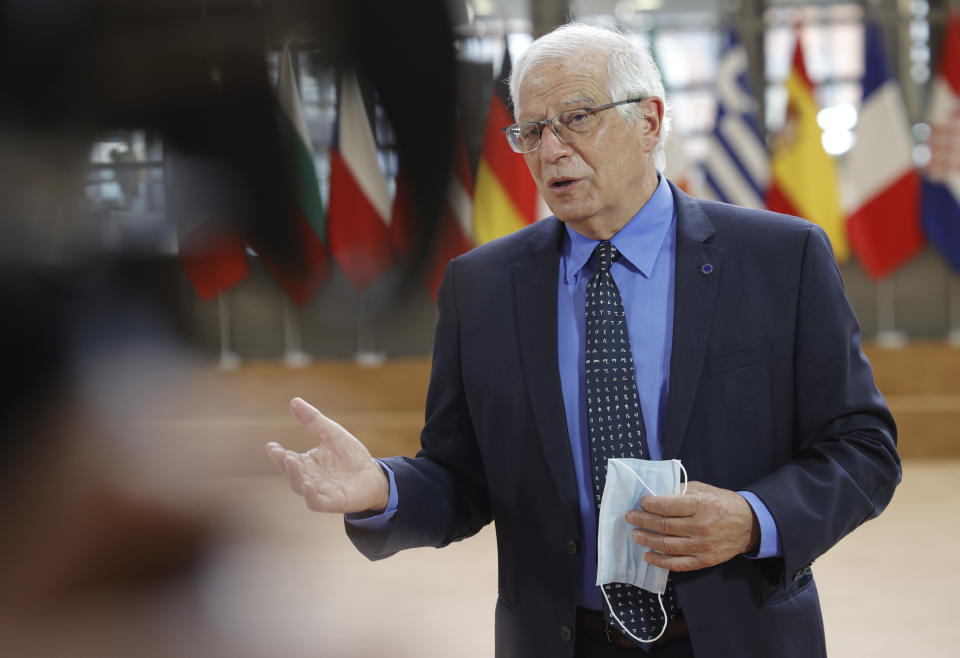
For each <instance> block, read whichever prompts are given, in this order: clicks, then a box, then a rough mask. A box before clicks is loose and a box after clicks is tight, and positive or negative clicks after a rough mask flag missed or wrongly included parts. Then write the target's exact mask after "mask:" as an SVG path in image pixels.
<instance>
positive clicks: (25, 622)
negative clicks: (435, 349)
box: [0, 360, 960, 658]
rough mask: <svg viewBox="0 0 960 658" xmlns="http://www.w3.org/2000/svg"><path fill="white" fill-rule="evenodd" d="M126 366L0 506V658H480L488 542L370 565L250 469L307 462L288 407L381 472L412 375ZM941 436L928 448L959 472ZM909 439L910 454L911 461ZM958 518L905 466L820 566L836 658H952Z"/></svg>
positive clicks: (411, 425) (412, 370) (398, 433)
mask: <svg viewBox="0 0 960 658" xmlns="http://www.w3.org/2000/svg"><path fill="white" fill-rule="evenodd" d="M133 365H136V364H133ZM133 365H129V366H127V367H128V369H129V370H131V371H134V372H135V373H136V376H135V377H129V378H123V377H118V376H111V377H110V378H109V379H108V380H107V381H108V382H109V384H110V387H109V393H110V395H109V396H107V397H108V399H109V401H110V404H109V405H108V406H107V407H105V412H104V414H103V417H102V418H101V419H100V421H99V422H94V423H91V422H90V419H89V418H80V419H77V422H73V421H72V420H71V419H68V420H67V422H65V423H62V424H63V427H62V428H61V429H62V431H63V432H64V437H65V440H64V441H63V443H62V444H61V447H60V448H59V449H55V450H52V451H48V453H47V454H46V455H45V457H44V459H43V460H40V461H36V462H30V463H32V464H33V467H32V468H31V469H30V470H26V471H24V473H23V476H24V477H23V478H22V479H23V482H24V483H25V484H24V485H23V487H22V490H21V491H19V492H17V494H16V496H14V497H12V498H10V499H8V500H7V502H5V504H4V505H3V506H0V656H18V657H23V656H37V657H41V656H42V657H43V658H56V657H59V656H63V657H65V658H66V657H67V656H69V657H70V658H76V657H77V656H81V657H83V656H96V657H97V658H106V657H109V656H117V657H120V656H124V657H126V656H137V657H138V658H142V657H150V658H152V657H154V656H156V657H157V658H167V657H177V658H183V657H194V656H196V657H200V656H202V657H203V658H211V657H214V658H216V657H221V656H222V657H224V658H225V657H228V656H229V657H230V658H247V657H249V658H260V657H266V656H269V657H270V658H300V657H304V658H305V657H308V656H309V657H333V658H361V657H371V658H372V657H378V656H384V657H386V656H389V657H391V658H404V657H411V658H413V657H416V658H441V657H443V658H447V657H450V656H457V657H458V658H481V657H490V656H492V655H493V608H494V603H495V600H496V557H495V548H494V543H495V542H494V535H493V530H492V528H487V529H485V530H484V531H482V532H481V533H480V534H478V535H477V536H476V537H473V538H471V539H469V540H466V541H464V542H461V543H458V544H455V545H453V546H450V547H448V548H445V549H443V550H434V549H418V550H413V551H408V552H406V553H404V554H401V555H398V556H395V557H393V558H390V559H389V560H384V561H381V562H378V563H370V562H368V561H367V560H366V559H365V558H363V557H362V556H361V555H360V554H359V553H357V552H356V551H355V550H354V549H353V547H352V545H351V544H350V542H349V541H348V540H347V538H346V536H345V535H344V532H343V527H342V524H343V522H342V519H341V518H339V517H336V516H323V515H318V514H314V513H311V512H309V511H308V510H307V509H306V508H305V507H304V506H303V504H302V502H301V500H300V499H299V498H298V497H296V496H295V495H293V494H292V493H291V492H289V491H288V490H287V488H286V484H285V482H284V480H283V479H282V478H281V477H280V476H279V475H278V474H275V473H274V471H273V469H272V466H271V465H270V463H269V461H268V459H267V457H266V455H265V454H264V452H263V444H264V443H265V442H266V441H267V440H280V441H282V442H283V443H284V444H285V445H287V446H289V447H292V448H295V449H297V450H304V449H307V448H309V447H310V446H311V445H312V441H311V439H310V435H309V434H308V433H307V432H306V431H305V430H304V429H303V428H302V427H300V426H299V425H298V424H297V423H296V422H295V421H294V420H293V419H292V418H290V416H289V415H288V414H287V413H286V409H285V407H286V403H287V401H288V400H289V398H290V397H291V396H293V395H303V396H304V397H306V398H307V399H309V400H311V401H313V402H315V403H317V404H318V405H319V406H321V408H323V409H324V410H325V411H327V413H329V414H330V415H331V416H333V417H334V418H335V419H336V420H338V421H340V422H342V423H343V424H344V425H345V426H346V427H348V428H349V429H351V430H353V431H354V432H356V433H357V435H358V436H359V437H360V438H361V439H363V440H364V441H365V442H366V443H367V444H368V446H370V448H371V451H372V452H373V453H374V454H375V455H378V456H379V455H389V454H397V453H401V454H412V453H413V451H415V449H416V436H417V430H418V427H419V424H420V422H421V419H422V408H423V398H424V395H425V388H426V380H427V376H428V371H429V369H428V365H429V364H428V363H427V362H426V361H425V360H411V361H407V362H404V361H398V362H391V363H390V365H389V367H384V368H381V369H375V370H369V369H362V368H361V369H358V368H357V367H356V366H354V365H352V364H347V363H328V364H317V365H315V366H314V367H312V368H309V369H306V370H301V371H289V370H286V369H284V368H281V367H278V366H276V365H271V364H265V365H262V366H257V365H250V366H245V367H244V368H241V370H239V371H235V372H233V373H221V372H217V371H210V370H203V371H201V372H200V373H197V372H191V373H189V376H188V377H186V378H185V379H184V378H182V377H179V376H178V377H174V378H169V379H167V380H165V379H163V378H160V379H146V378H145V377H144V374H143V372H144V371H143V369H142V368H134V367H133ZM944 381H945V382H952V381H953V380H952V379H950V378H949V377H947V376H946V375H944ZM942 388H943V386H940V387H939V388H937V390H941V389H942ZM921 393H923V395H929V394H930V392H929V391H927V392H924V391H921ZM923 399H924V400H926V398H923ZM951 404H952V403H951ZM914 406H916V405H914ZM917 408H918V409H919V407H917ZM949 410H950V413H953V407H952V406H950V407H949ZM929 415H930V414H927V416H929ZM927 416H923V415H922V414H920V413H919V411H918V412H917V418H919V419H921V420H923V418H926V417H927ZM941 416H942V414H941ZM938 418H940V417H939V416H938ZM949 418H952V416H950V417H948V416H943V418H942V419H941V420H943V421H944V422H940V421H938V422H939V424H938V425H936V427H938V428H939V431H940V432H941V436H942V438H943V440H942V441H941V442H940V443H939V444H938V445H939V446H940V447H939V448H937V449H938V450H941V451H943V452H946V451H947V449H949V450H950V451H951V452H953V453H954V454H955V453H956V449H955V448H953V446H952V444H953V443H954V440H951V438H952V436H951V435H952V434H953V433H954V430H952V429H951V427H955V425H952V426H950V425H949V423H947V422H946V421H947V420H949ZM944 419H945V420H944ZM926 422H927V421H926V420H923V423H926ZM923 423H921V422H920V420H918V422H917V424H916V426H915V427H914V430H913V431H911V432H906V433H904V435H903V436H902V443H903V444H904V445H913V446H918V447H922V446H923V441H924V440H925V439H926V437H927V435H926V434H924V433H923V432H921V431H920V429H919V428H921V427H922V426H924V425H923ZM908 425H909V424H908ZM927 425H928V426H930V427H933V425H930V424H929V423H927ZM915 449H916V448H915ZM71 473H72V474H73V475H72V476H71V475H70V474H71ZM78 474H79V475H78ZM71 478H72V479H71ZM85 478H86V479H85ZM0 484H2V483H0ZM105 486H106V487H107V494H106V496H107V497H106V498H104V495H105V494H104V493H103V492H102V491H101V489H103V488H104V487H105ZM111 492H112V493H111ZM104 501H106V503H107V505H106V506H105V505H104V504H103V503H104ZM157 504H161V505H163V506H166V507H169V509H171V510H173V514H172V515H171V514H168V513H166V512H162V511H161V510H159V509H157V508H156V505H157ZM958 509H960V458H953V459H937V460H932V459H931V460H922V459H918V458H915V459H908V460H906V462H905V467H904V482H903V484H902V485H901V487H900V488H899V490H898V492H897V494H896V496H895V497H894V500H893V502H892V504H891V505H890V507H889V508H888V509H887V510H886V512H885V513H884V514H883V515H882V516H881V517H880V518H878V519H877V520H874V521H871V522H869V523H868V524H866V525H865V526H863V527H862V528H860V529H859V530H857V531H856V532H854V533H853V534H852V535H851V536H849V537H847V538H846V539H844V540H843V541H842V542H840V544H839V545H838V546H836V547H835V548H834V549H833V550H832V551H830V552H829V553H828V554H827V555H825V556H823V557H822V558H821V559H820V560H818V561H817V563H816V564H815V565H814V572H815V574H816V577H817V583H818V586H819V590H820V594H821V600H822V604H823V611H824V618H825V625H826V633H827V644H828V648H829V652H830V655H831V657H832V658H860V657H862V656H869V657H871V658H885V657H887V656H889V657H891V658H893V657H894V656H895V657H896V658H902V657H903V656H905V655H906V656H923V657H925V658H926V657H929V658H946V657H948V656H960V649H958V647H960V623H958V622H957V621H956V619H955V616H956V615H955V614H954V612H953V610H954V607H953V606H954V605H956V603H955V598H956V596H955V595H956V591H957V588H958V586H960V524H958V523H957V520H956V510H958ZM191 519H192V520H193V521H199V523H198V524H197V525H199V527H200V528H201V530H199V531H198V530H197V527H195V526H194V525H191V524H190V522H189V521H190V520H191ZM198 537H199V538H201V539H202V541H197V538H198ZM211 537H212V538H213V540H212V541H210V538H211ZM78 544H79V547H78ZM196 556H200V561H199V562H197V561H196ZM170 566H172V567H175V568H173V569H172V570H171V569H168V567H170ZM18 588H19V589H18ZM731 658H735V657H731ZM772 658H773V657H772Z"/></svg>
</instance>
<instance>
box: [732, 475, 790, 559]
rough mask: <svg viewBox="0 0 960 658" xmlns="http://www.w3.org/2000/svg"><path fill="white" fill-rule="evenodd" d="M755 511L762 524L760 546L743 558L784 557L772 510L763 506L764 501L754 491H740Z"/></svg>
mask: <svg viewBox="0 0 960 658" xmlns="http://www.w3.org/2000/svg"><path fill="white" fill-rule="evenodd" d="M737 493H738V494H740V495H741V496H743V497H744V498H745V499H746V501H747V502H748V503H749V504H750V507H751V508H752V509H753V513H754V514H755V515H756V516H757V521H759V522H760V546H759V548H757V550H756V551H753V552H750V553H744V554H743V557H745V558H748V559H751V560H757V559H761V558H767V557H781V556H782V555H783V546H782V545H781V544H780V533H778V532H777V524H776V522H774V520H773V515H772V514H770V510H769V509H767V506H766V505H764V504H763V501H762V500H760V498H758V497H757V495H756V494H755V493H753V492H752V491H738V492H737Z"/></svg>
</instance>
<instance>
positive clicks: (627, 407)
mask: <svg viewBox="0 0 960 658" xmlns="http://www.w3.org/2000/svg"><path fill="white" fill-rule="evenodd" d="M618 255H619V252H618V251H617V248H616V247H614V246H613V245H612V244H610V241H609V240H604V241H603V242H601V243H600V244H598V245H597V248H596V250H595V251H594V256H595V259H596V271H595V272H594V273H593V276H592V277H590V281H589V282H588V283H587V292H586V329H587V337H586V357H585V363H584V375H585V382H586V389H587V434H588V436H589V438H590V465H591V472H592V475H593V494H594V504H595V505H596V509H597V510H599V509H600V498H601V496H602V495H603V485H604V483H605V482H606V480H607V460H608V459H610V458H612V457H636V458H639V459H649V451H648V450H647V434H646V430H645V428H644V424H643V413H642V411H641V409H640V398H639V397H638V396H637V380H636V375H635V374H634V369H633V352H631V351H630V335H629V334H628V333H627V322H626V318H625V317H624V313H623V302H622V301H621V299H620V291H619V290H618V289H617V284H616V282H615V281H614V280H613V276H612V275H611V274H610V265H612V264H613V261H614V260H616V258H617V256H618ZM603 587H604V589H605V591H606V593H607V597H608V598H609V603H610V606H609V607H608V606H607V605H606V604H604V610H603V612H604V615H603V616H604V619H606V620H607V622H608V623H610V624H611V625H612V626H613V628H616V629H619V628H620V627H619V625H618V624H617V623H616V621H614V619H613V617H612V616H611V614H610V608H611V607H612V608H613V609H614V611H615V612H616V615H617V617H619V618H620V620H621V621H622V622H623V624H624V626H626V627H627V629H629V630H630V632H631V633H633V634H634V635H636V636H637V637H640V638H643V639H650V638H653V637H655V636H656V635H657V634H658V633H659V632H660V629H661V628H662V627H663V613H662V612H661V611H660V603H659V602H658V600H657V595H656V594H651V593H650V592H647V591H646V590H642V589H640V588H639V587H635V586H633V585H629V584H625V583H611V584H608V585H604V586H603ZM663 605H664V608H665V609H666V611H667V615H668V617H669V618H670V619H676V618H678V617H681V616H682V613H681V611H680V608H679V606H678V605H677V599H676V595H675V593H674V588H673V581H672V580H671V581H668V582H667V590H666V592H665V593H664V595H663Z"/></svg>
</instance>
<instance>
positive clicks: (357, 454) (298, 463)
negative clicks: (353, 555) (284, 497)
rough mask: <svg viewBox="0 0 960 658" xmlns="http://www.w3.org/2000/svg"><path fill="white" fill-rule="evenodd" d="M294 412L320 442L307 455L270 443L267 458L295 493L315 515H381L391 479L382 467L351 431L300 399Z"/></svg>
mask: <svg viewBox="0 0 960 658" xmlns="http://www.w3.org/2000/svg"><path fill="white" fill-rule="evenodd" d="M290 413H292V414H293V417H294V418H296V419H297V420H299V421H300V422H301V423H303V425H304V426H305V427H306V428H307V429H308V430H310V432H311V433H312V434H313V435H314V437H316V439H317V446H316V447H315V448H311V449H310V450H308V451H307V452H303V453H300V452H294V451H293V450H287V449H285V448H284V447H283V446H281V445H280V444H279V443H275V442H273V441H271V442H270V443H268V444H267V454H268V455H270V458H271V459H272V460H273V462H274V463H275V464H276V465H277V468H279V469H280V472H281V473H283V475H284V477H286V478H287V481H288V482H289V483H290V488H291V489H293V491H294V492H295V493H297V494H298V495H300V496H303V498H304V500H305V501H306V503H307V507H308V508H310V509H311V510H313V511H315V512H336V513H352V512H365V511H374V512H380V511H383V509H384V508H385V507H386V506H387V498H388V496H389V487H390V485H389V481H388V479H387V476H386V474H385V473H384V472H383V469H382V468H381V467H380V464H378V463H377V462H376V460H375V459H374V458H373V457H371V456H370V451H369V450H367V448H366V446H364V445H363V444H362V443H360V441H358V440H357V438H356V437H354V436H353V435H352V434H350V432H348V431H347V430H345V429H344V428H343V427H341V426H340V425H338V424H337V423H335V422H334V421H332V420H330V419H329V418H327V417H326V416H324V415H323V414H322V413H320V412H319V411H318V410H317V409H316V408H315V407H313V406H312V405H310V404H308V403H307V402H305V401H304V400H302V399H301V398H293V399H292V400H291V401H290Z"/></svg>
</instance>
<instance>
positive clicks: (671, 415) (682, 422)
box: [663, 183, 723, 459]
mask: <svg viewBox="0 0 960 658" xmlns="http://www.w3.org/2000/svg"><path fill="white" fill-rule="evenodd" d="M670 187H671V189H672V190H673V197H674V200H675V201H676V208H677V254H676V263H675V266H676V280H675V289H674V312H673V348H672V354H671V358H670V393H669V396H668V397H667V418H666V425H665V428H664V435H663V436H664V440H663V456H664V459H672V458H676V457H677V456H679V454H680V449H681V447H682V444H683V438H684V435H685V434H686V430H687V425H688V423H689V421H690V413H691V410H692V409H693V401H694V397H695V396H696V393H697V388H698V386H699V383H700V374H701V370H702V369H703V361H704V357H705V356H706V351H707V341H708V339H709V337H710V327H711V324H712V322H713V313H714V306H715V302H716V298H717V286H718V284H719V282H720V277H721V276H722V275H723V271H722V268H721V267H720V265H721V261H722V258H723V250H722V249H720V248H719V247H715V246H712V245H710V244H707V243H706V241H707V240H708V238H709V237H710V236H711V235H713V232H714V228H713V226H712V225H711V224H710V222H709V221H708V220H707V217H706V215H704V213H703V210H702V209H701V208H700V204H699V203H698V202H697V201H696V200H695V199H692V198H691V197H689V196H687V195H686V194H684V193H683V192H681V191H679V190H677V188H676V187H674V186H673V184H672V183H671V184H670ZM706 265H709V267H704V266H706Z"/></svg>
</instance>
